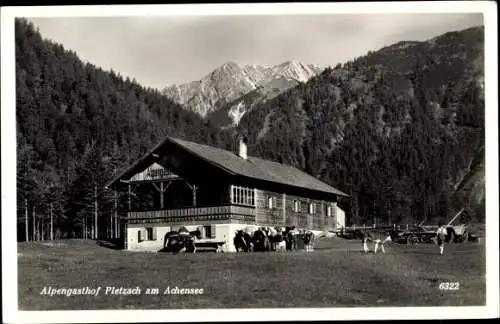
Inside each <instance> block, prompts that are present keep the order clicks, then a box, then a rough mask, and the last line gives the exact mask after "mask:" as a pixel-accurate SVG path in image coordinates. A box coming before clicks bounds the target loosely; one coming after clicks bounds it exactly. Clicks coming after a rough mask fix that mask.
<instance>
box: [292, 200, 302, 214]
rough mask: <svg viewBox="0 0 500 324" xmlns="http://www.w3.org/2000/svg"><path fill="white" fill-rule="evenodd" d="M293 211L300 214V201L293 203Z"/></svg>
mask: <svg viewBox="0 0 500 324" xmlns="http://www.w3.org/2000/svg"><path fill="white" fill-rule="evenodd" d="M293 211H294V212H296V213H298V212H300V201H298V200H294V201H293Z"/></svg>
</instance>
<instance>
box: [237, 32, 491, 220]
mask: <svg viewBox="0 0 500 324" xmlns="http://www.w3.org/2000/svg"><path fill="white" fill-rule="evenodd" d="M483 82H484V29H483V27H477V28H471V29H467V30H463V31H459V32H450V33H446V34H444V35H441V36H439V37H436V38H434V39H431V40H429V41H426V42H400V43H398V44H395V45H392V46H388V47H385V48H383V49H381V50H379V51H376V52H370V53H368V54H367V55H366V56H363V57H360V58H357V59H355V60H353V61H350V62H347V63H345V64H343V65H341V64H339V65H337V66H336V67H335V68H329V69H327V70H325V71H324V72H323V73H322V74H320V75H319V76H317V77H313V78H312V79H311V80H310V81H309V82H307V83H305V84H301V85H298V86H297V87H295V88H292V89H290V90H288V91H286V92H285V93H283V94H281V95H279V96H277V97H276V98H274V99H272V100H270V101H269V102H267V103H265V104H261V105H258V106H257V107H254V109H252V110H251V111H250V112H248V113H247V114H246V115H245V116H243V118H242V120H241V122H240V125H239V131H241V132H247V133H248V135H249V138H250V147H249V154H256V155H259V156H262V157H265V158H270V159H273V160H277V161H282V162H285V163H290V164H293V165H295V166H298V167H300V168H302V169H304V170H306V171H307V172H309V173H311V174H313V175H315V176H317V177H319V178H321V179H323V180H325V181H327V182H330V183H332V184H336V185H337V186H338V187H339V188H340V189H341V190H344V191H345V192H349V193H351V194H352V199H351V200H349V201H346V202H345V203H346V204H345V205H344V206H345V207H346V208H347V209H348V211H349V212H352V216H353V218H352V219H351V221H352V222H357V223H360V222H365V223H371V222H372V221H377V222H379V223H380V222H391V223H392V222H399V221H409V222H414V221H421V220H430V219H432V218H439V217H442V218H444V217H446V215H448V214H449V213H450V212H451V211H452V210H453V209H456V208H460V207H464V205H465V207H468V208H469V207H470V209H471V210H473V211H471V214H472V217H473V218H478V219H483V218H484V208H482V209H481V208H478V207H477V206H468V205H467V201H463V202H460V201H458V202H457V201H455V203H454V204H453V205H451V203H450V197H451V195H452V194H453V192H454V190H455V187H456V185H457V183H459V182H460V181H461V180H462V178H463V177H464V175H465V174H466V173H467V172H468V167H469V164H470V162H471V161H472V159H473V158H474V156H475V152H476V151H477V150H478V149H479V148H480V147H482V146H483V144H484V90H483V89H484V87H483ZM483 188H484V186H483ZM481 192H482V193H483V194H484V189H483V190H482V191H481ZM475 201H476V202H477V201H482V203H481V202H480V204H482V206H483V207H484V199H483V200H481V199H479V200H477V199H476V200H475ZM480 207H481V206H480ZM479 211H481V212H479Z"/></svg>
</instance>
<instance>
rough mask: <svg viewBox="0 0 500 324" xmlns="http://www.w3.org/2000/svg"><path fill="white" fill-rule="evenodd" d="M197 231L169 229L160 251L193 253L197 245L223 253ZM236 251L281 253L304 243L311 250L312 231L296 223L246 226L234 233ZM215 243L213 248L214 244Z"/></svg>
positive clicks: (312, 243) (297, 247)
mask: <svg viewBox="0 0 500 324" xmlns="http://www.w3.org/2000/svg"><path fill="white" fill-rule="evenodd" d="M200 234H201V233H200V231H198V230H197V231H192V232H189V231H187V230H181V231H171V232H168V233H167V234H166V235H165V239H164V243H163V249H162V250H161V251H163V252H177V253H178V252H186V253H194V252H196V251H199V250H200V246H201V247H203V246H204V245H205V246H206V247H209V246H211V247H212V248H213V249H215V250H217V252H222V251H223V249H222V246H220V245H217V243H216V242H210V241H204V240H202V239H200V237H201V235H200ZM232 243H233V244H234V247H235V249H236V252H273V251H275V252H284V251H295V250H298V249H299V246H303V249H304V250H305V251H313V250H314V247H313V245H314V233H313V232H312V231H309V230H299V229H297V228H296V227H295V226H288V227H286V228H280V227H259V228H257V229H253V228H250V227H247V228H245V229H243V230H238V231H236V233H235V236H234V239H233V242H232ZM214 246H216V247H214Z"/></svg>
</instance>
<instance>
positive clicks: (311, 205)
mask: <svg viewBox="0 0 500 324" xmlns="http://www.w3.org/2000/svg"><path fill="white" fill-rule="evenodd" d="M309 214H316V204H315V203H309Z"/></svg>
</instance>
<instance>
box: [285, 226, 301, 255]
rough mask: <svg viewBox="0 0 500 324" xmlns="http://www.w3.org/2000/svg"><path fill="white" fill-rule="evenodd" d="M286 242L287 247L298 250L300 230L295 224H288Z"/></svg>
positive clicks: (290, 249) (289, 249)
mask: <svg viewBox="0 0 500 324" xmlns="http://www.w3.org/2000/svg"><path fill="white" fill-rule="evenodd" d="M284 237H285V242H286V249H287V250H288V251H295V250H297V241H298V239H299V232H298V231H297V229H296V228H295V226H287V227H286V228H285V234H284Z"/></svg>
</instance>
